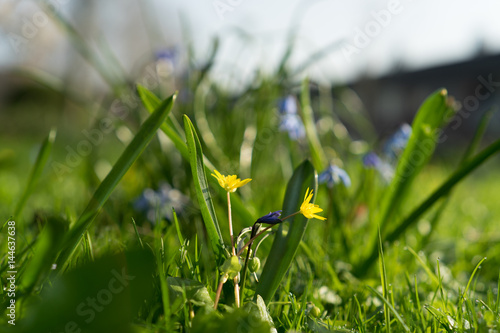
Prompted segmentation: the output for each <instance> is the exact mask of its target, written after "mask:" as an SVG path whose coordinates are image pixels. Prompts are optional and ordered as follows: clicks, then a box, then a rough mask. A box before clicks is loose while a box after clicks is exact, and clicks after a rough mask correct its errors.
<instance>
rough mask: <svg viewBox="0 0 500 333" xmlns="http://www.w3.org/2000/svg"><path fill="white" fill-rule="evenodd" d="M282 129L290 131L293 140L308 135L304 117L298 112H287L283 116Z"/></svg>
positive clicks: (289, 134)
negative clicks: (303, 120) (297, 113)
mask: <svg viewBox="0 0 500 333" xmlns="http://www.w3.org/2000/svg"><path fill="white" fill-rule="evenodd" d="M280 130H281V131H286V132H288V136H289V137H290V139H292V140H298V139H302V138H303V137H305V136H306V130H305V128H304V124H303V123H302V119H300V117H299V116H298V115H296V114H285V115H282V116H281V122H280Z"/></svg>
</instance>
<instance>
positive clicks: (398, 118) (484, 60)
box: [350, 53, 500, 139]
mask: <svg viewBox="0 0 500 333" xmlns="http://www.w3.org/2000/svg"><path fill="white" fill-rule="evenodd" d="M350 87H351V88H352V89H353V90H354V91H356V92H357V93H358V94H359V97H360V98H361V100H362V101H363V103H364V105H365V106H366V109H367V111H368V113H369V114H370V116H371V118H372V120H373V123H374V125H375V127H376V128H377V129H378V130H379V131H381V132H386V131H390V130H391V129H394V128H395V127H397V126H399V124H401V123H403V122H408V123H411V121H412V119H413V117H414V115H415V113H416V112H417V110H418V108H419V106H420V105H421V104H422V102H423V101H424V100H425V98H426V97H427V96H429V94H431V93H432V92H433V91H435V90H437V89H439V88H446V89H447V90H448V94H449V95H450V96H453V97H454V98H455V99H456V100H457V101H458V102H459V103H460V104H461V107H462V108H461V111H460V113H459V117H460V118H461V119H456V120H455V121H453V123H451V124H450V128H448V132H450V135H452V136H455V137H457V138H458V139H460V138H461V137H463V136H464V135H465V137H466V138H467V137H470V136H471V135H472V133H473V131H474V130H475V128H476V126H477V124H478V122H479V119H480V118H481V116H482V115H483V114H484V112H485V111H486V110H487V109H489V108H491V107H492V106H493V105H500V54H495V55H486V54H483V53H480V54H478V55H477V56H476V57H474V58H471V59H468V60H465V61H462V62H457V63H451V64H445V65H441V66H435V67H431V68H426V69H419V70H414V71H407V70H399V71H397V72H394V73H392V74H389V75H385V76H382V77H378V78H361V79H359V80H357V81H356V82H354V83H352V84H350ZM499 126H500V118H499V116H498V115H496V116H495V117H493V119H492V124H491V125H490V132H491V131H492V130H494V129H495V128H496V129H498V128H499Z"/></svg>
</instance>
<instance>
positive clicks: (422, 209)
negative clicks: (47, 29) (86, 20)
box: [0, 16, 500, 332]
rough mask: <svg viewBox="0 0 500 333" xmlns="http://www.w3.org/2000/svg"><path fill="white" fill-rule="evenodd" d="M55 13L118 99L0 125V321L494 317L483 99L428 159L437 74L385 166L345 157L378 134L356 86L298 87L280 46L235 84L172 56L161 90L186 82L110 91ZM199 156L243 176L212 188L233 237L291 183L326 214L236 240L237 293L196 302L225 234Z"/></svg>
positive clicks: (499, 248)
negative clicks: (340, 178) (157, 195)
mask: <svg viewBox="0 0 500 333" xmlns="http://www.w3.org/2000/svg"><path fill="white" fill-rule="evenodd" d="M54 19H55V20H58V22H59V23H60V26H61V27H63V30H64V31H66V32H67V33H68V38H69V39H71V41H72V42H73V43H74V44H75V45H76V46H77V48H76V49H77V51H79V52H82V53H83V55H84V58H86V59H87V60H89V62H90V63H91V64H93V65H94V66H96V69H97V71H98V72H100V74H101V75H102V76H103V77H104V79H105V81H106V82H107V83H108V84H109V85H110V91H111V92H112V93H110V96H108V97H109V100H112V99H116V98H120V96H121V97H122V98H123V96H124V95H123V94H126V95H129V96H134V98H135V101H137V106H135V107H131V108H130V109H129V110H128V114H127V117H126V118H125V119H121V118H119V117H116V116H113V115H110V114H109V113H106V110H109V107H110V105H107V104H106V105H102V106H100V107H99V108H98V111H97V112H96V111H95V108H93V109H90V108H89V105H91V103H90V102H91V101H86V102H85V103H76V104H77V106H72V107H77V108H79V110H80V111H82V114H81V115H80V116H79V117H81V118H80V119H79V121H77V122H76V123H73V124H72V125H71V126H72V127H71V128H66V127H65V126H64V121H63V120H61V121H60V122H58V121H55V123H53V124H52V123H51V124H48V125H50V126H49V127H48V128H43V129H40V132H39V133H30V135H28V134H26V135H21V134H20V135H19V137H18V138H13V137H12V134H11V135H10V136H9V137H6V136H4V137H0V138H1V140H2V143H4V144H2V145H0V169H1V172H0V202H2V203H3V204H2V205H1V206H0V214H1V215H0V216H1V217H2V219H3V221H5V222H7V221H9V220H10V219H12V220H14V221H16V226H17V228H16V235H15V236H16V258H15V261H16V271H17V273H16V283H17V286H18V289H17V290H16V296H15V299H16V306H17V308H16V326H15V327H13V326H11V325H9V324H8V320H9V318H8V317H7V316H6V313H7V311H6V308H7V305H8V304H9V303H8V302H9V301H10V299H11V298H12V297H10V296H9V295H8V294H7V289H3V290H2V291H1V293H2V296H3V297H2V309H3V310H2V311H3V312H4V313H3V315H2V317H1V319H0V325H2V332H3V331H6V332H10V331H12V332H18V331H19V332H32V331H35V330H36V331H40V332H42V331H47V332H61V331H68V330H70V331H71V330H77V329H81V332H171V331H176V332H198V331H202V332H221V331H230V332H235V331H243V332H264V331H270V330H271V329H276V330H277V331H278V332H286V331H303V332H391V331H392V332H488V331H489V332H496V331H498V329H499V324H500V323H499V318H500V316H499V315H500V297H499V295H500V294H499V284H500V274H499V273H500V271H499V267H500V259H499V258H500V245H498V244H500V242H499V240H500V232H499V231H498V227H497V221H498V219H499V218H500V206H499V205H498V203H497V201H498V200H497V193H498V190H497V189H498V187H499V186H500V177H499V171H498V170H499V169H498V164H499V160H498V157H497V156H495V155H496V154H497V152H498V151H499V150H500V143H499V141H493V142H485V140H484V139H483V137H482V136H483V132H484V128H486V126H487V125H488V119H489V118H488V117H489V116H486V117H484V118H483V119H484V120H483V122H482V123H481V124H480V125H478V128H479V129H478V131H477V135H476V136H475V137H474V139H473V141H472V143H471V145H470V146H469V147H463V148H462V147H455V148H453V149H455V151H454V154H447V156H455V157H453V158H451V159H448V160H447V159H442V158H440V156H441V155H440V154H437V155H436V154H435V153H434V149H435V148H436V147H435V144H434V143H435V141H434V140H435V138H436V135H437V134H438V133H437V132H436V130H438V129H439V128H441V127H442V126H445V123H446V121H447V120H449V116H450V115H451V114H452V113H453V108H452V107H451V103H450V100H449V97H448V96H447V94H445V93H444V92H443V91H442V90H439V91H437V92H436V93H434V94H432V95H431V96H429V98H428V99H427V100H426V101H422V103H423V104H422V107H421V108H420V110H419V111H418V113H417V115H416V116H415V121H414V122H413V124H412V126H413V134H412V137H411V138H410V140H409V142H408V145H407V146H406V148H405V150H404V152H403V153H402V154H401V155H399V159H398V160H397V161H395V164H396V165H395V170H396V177H395V178H394V179H393V180H392V181H390V182H387V181H384V180H383V179H382V177H380V176H379V175H378V174H377V172H376V171H375V170H368V169H366V168H364V167H363V164H362V157H363V155H364V154H365V153H366V152H368V151H369V150H375V151H380V150H381V144H380V140H379V138H375V137H374V134H373V133H374V132H373V129H372V128H371V125H370V122H369V118H368V117H367V116H366V115H364V114H363V110H360V109H359V104H358V103H357V100H356V99H355V98H353V95H352V94H350V93H349V90H348V89H345V90H344V92H345V94H338V95H336V96H335V98H333V97H332V96H331V94H330V93H329V94H325V93H324V92H325V91H331V90H330V89H329V87H325V88H322V89H321V93H320V96H311V95H310V91H309V88H310V85H309V81H308V80H307V79H305V80H301V81H298V80H297V79H296V78H294V77H292V75H291V74H292V73H294V69H293V68H288V63H287V61H288V60H287V59H288V57H289V56H290V53H291V52H292V50H291V49H289V50H287V51H286V53H285V54H284V56H283V61H282V66H280V68H279V70H278V71H277V72H276V73H274V74H269V75H265V76H264V75H259V76H257V77H256V78H255V82H253V83H252V85H251V86H250V87H241V88H242V92H241V93H240V94H236V95H234V94H229V93H228V92H226V91H224V90H222V89H221V88H220V87H219V86H218V85H217V84H215V83H214V82H212V81H211V78H210V68H211V67H210V66H211V62H210V61H209V62H208V63H207V65H206V66H204V67H203V68H202V69H196V68H194V67H190V68H189V71H188V73H189V78H188V80H186V81H185V82H183V83H182V84H179V86H178V87H176V88H177V89H178V90H179V96H186V95H189V93H191V94H192V96H191V98H180V97H179V98H178V99H177V100H176V101H175V103H174V98H173V97H169V98H164V99H162V98H160V97H159V95H160V92H162V91H164V90H165V89H166V88H168V86H162V84H164V82H161V81H160V82H158V87H157V88H156V89H154V90H152V91H150V90H148V89H146V88H145V87H142V86H138V88H137V90H136V89H130V90H127V89H128V88H126V84H125V82H123V81H122V79H120V78H119V76H115V75H114V74H113V75H112V74H111V73H108V72H106V68H108V67H106V66H105V65H104V64H103V63H102V62H101V60H99V61H98V63H96V61H97V59H101V58H100V57H98V56H97V55H96V54H93V53H92V52H95V51H92V50H93V49H92V48H89V47H87V46H86V45H84V44H83V43H85V42H84V40H83V39H82V38H81V37H80V36H79V35H78V33H77V31H76V30H74V29H73V28H72V27H71V26H70V25H69V23H68V22H65V21H64V19H63V18H62V17H61V16H56V17H54ZM214 45H215V46H214V55H213V56H212V57H211V59H212V60H213V58H214V57H215V54H216V52H217V47H216V45H217V43H215V44H214ZM106 52H109V50H106ZM108 56H109V57H110V59H115V58H114V57H112V56H111V55H108ZM103 59H107V58H106V57H104V58H103ZM113 61H115V60H113ZM115 65H116V64H115ZM109 68H111V67H109ZM31 78H32V79H34V80H36V81H37V82H39V81H42V82H39V83H41V85H42V86H43V87H45V89H47V91H46V93H47V94H51V96H53V95H54V94H56V95H57V96H58V97H59V98H62V99H66V100H67V101H71V102H75V101H81V100H82V99H83V97H81V96H79V95H78V93H76V92H66V91H63V90H62V88H61V86H59V85H51V84H50V82H43V80H44V76H43V75H36V76H31ZM164 88H165V89H164ZM288 93H295V94H296V95H297V97H298V98H297V100H298V101H300V103H299V104H300V112H299V113H298V117H300V119H301V120H302V121H303V122H304V125H305V128H304V129H305V136H304V138H302V139H299V140H292V139H291V138H290V137H289V136H288V134H287V133H286V132H282V131H280V130H279V123H280V117H279V113H278V111H277V100H278V99H280V98H282V97H284V96H285V95H287V94H288ZM38 94H39V93H38ZM169 94H174V91H169ZM141 102H142V103H141ZM106 103H107V102H106ZM335 103H337V104H338V105H342V108H341V109H339V110H338V112H337V109H338V108H335V109H334V110H335V112H333V111H332V109H331V107H330V106H331V105H334V104H335ZM12 107H13V108H15V109H16V110H17V109H19V108H22V107H23V106H22V105H15V106H12ZM31 112H35V111H31ZM65 112H68V110H61V113H62V114H64V113H65ZM50 119H53V118H50ZM103 120H106V121H110V124H111V125H110V129H109V131H103V132H102V133H101V134H102V140H100V141H99V142H98V143H96V144H93V145H92V148H91V151H90V152H89V153H88V154H85V156H80V158H79V160H78V163H75V164H74V165H69V164H68V147H70V148H72V149H73V150H76V149H77V148H78V145H79V144H81V143H82V142H83V141H85V140H89V139H88V138H87V137H86V136H85V135H84V132H83V131H84V130H86V131H91V130H94V129H97V128H99V126H100V124H102V121H103ZM181 124H183V125H184V126H181ZM52 127H54V128H57V133H58V134H57V137H55V136H54V134H53V133H55V130H54V131H52V130H51V128H52ZM346 128H349V131H348V132H346V130H345V129H346ZM49 132H50V133H51V134H49V135H47V133H49ZM54 138H55V140H54ZM497 139H498V138H497ZM426 140H430V144H426V145H425V146H422V142H425V141H426ZM437 149H442V148H441V147H440V146H439V145H437ZM416 153H420V154H421V158H420V159H419V160H418V161H417V162H415V161H414V160H412V156H413V155H412V154H416ZM463 156H465V157H463ZM492 156H493V157H492ZM462 157H463V158H462ZM330 163H334V164H336V165H338V166H341V167H342V168H343V169H345V170H346V171H347V172H348V174H349V175H350V178H351V180H352V185H351V187H348V188H346V187H345V186H344V185H341V184H336V185H335V186H334V187H333V188H329V187H328V186H327V185H326V184H318V183H317V174H318V173H320V172H321V171H323V169H326V168H327V167H328V165H329V164H330ZM61 165H63V166H66V168H65V169H64V168H63V169H61V168H60V166H61ZM55 166H59V167H58V168H57V167H55ZM215 168H216V169H217V170H219V171H220V172H222V173H223V174H226V175H227V174H236V175H238V177H240V178H242V179H243V178H252V181H251V182H250V183H248V184H247V185H245V186H243V187H241V188H239V189H238V190H237V191H236V192H235V193H232V194H231V205H232V221H233V226H234V231H235V234H236V235H237V234H238V232H239V231H240V230H242V229H243V228H246V227H250V226H251V225H253V223H254V222H255V221H256V220H257V218H259V217H261V216H264V215H266V214H267V213H269V212H270V211H277V210H283V215H282V217H284V216H287V215H290V214H293V213H294V212H296V211H297V210H299V207H300V206H301V203H302V200H303V197H304V193H305V191H306V189H307V188H308V187H309V188H311V189H314V193H315V195H314V200H315V203H316V204H318V205H319V206H320V207H321V208H323V209H324V211H323V212H321V213H319V215H322V216H324V217H326V218H327V221H320V220H317V219H310V220H307V219H306V218H305V217H303V216H302V215H300V214H299V215H295V216H294V217H293V218H290V219H287V220H286V221H284V222H283V223H280V224H279V226H275V227H273V228H271V229H270V231H269V234H268V236H269V237H267V238H265V239H264V240H263V241H262V243H259V241H258V240H256V241H255V242H254V243H253V246H252V248H253V250H254V251H257V253H256V256H257V257H258V258H260V260H261V262H262V265H261V267H260V268H259V269H258V270H257V271H256V274H250V273H248V272H247V275H246V278H245V279H241V280H240V283H245V288H242V297H243V304H244V305H243V306H242V307H241V308H236V306H235V289H234V288H233V280H232V279H229V281H227V282H226V283H225V284H221V285H220V286H221V288H222V289H221V294H220V301H219V305H218V306H217V308H216V309H213V307H214V300H215V298H216V293H217V288H218V287H219V282H220V281H221V280H222V279H221V277H222V275H223V274H224V271H223V269H221V265H222V264H223V263H224V262H225V260H226V259H227V258H228V257H229V253H230V251H229V248H230V246H228V244H230V243H231V242H230V239H229V228H228V220H229V218H228V208H227V202H226V198H227V197H226V192H225V191H224V190H223V189H222V188H221V187H220V186H219V184H218V182H217V180H216V179H215V178H214V177H212V176H210V173H212V172H213V169H215ZM61 170H63V171H64V172H61ZM162 183H167V184H169V186H170V188H171V189H172V192H169V193H170V194H169V195H170V197H169V198H170V199H169V200H170V201H167V202H166V203H163V204H162V205H164V206H166V207H162V206H160V205H159V204H158V203H156V204H154V203H152V204H151V206H150V207H149V208H150V210H151V212H152V215H153V217H154V218H153V220H152V221H150V219H151V216H149V217H148V216H146V215H145V214H144V213H143V212H141V211H140V210H139V209H137V208H136V207H134V205H137V203H136V201H137V198H138V197H140V196H141V194H142V193H143V191H144V190H145V189H147V188H152V189H155V190H156V189H158V188H159V187H160V186H161V184H162ZM180 198H182V200H181V199H180ZM175 200H178V201H177V202H176V203H175V204H173V203H172V202H173V201H175ZM173 206H175V207H173ZM164 208H166V209H164ZM174 208H175V209H174ZM165 211H168V212H169V214H167V215H166V216H163V214H164V212H165ZM9 230H11V229H9V224H8V223H6V224H4V225H3V227H2V228H1V232H0V248H1V249H2V250H1V252H0V253H1V254H2V257H1V260H0V272H1V274H0V276H1V279H2V284H3V285H4V286H6V285H7V282H8V280H7V279H6V278H7V277H8V274H7V271H8V270H9V268H8V265H7V261H8V256H7V255H3V254H4V253H7V251H5V252H4V250H6V249H7V247H8V235H9V234H8V232H9ZM246 240H247V241H248V237H247V238H246ZM257 244H259V245H258V250H256V248H257ZM246 257H247V252H245V251H243V253H242V255H241V260H244V259H245V258H246ZM485 258H486V259H485ZM377 263H379V265H378V266H377V265H376V264H377ZM221 274H222V275H221ZM255 277H257V278H258V281H257V279H256V278H255ZM92 300H94V303H92ZM95 302H97V303H95ZM95 304H97V305H95Z"/></svg>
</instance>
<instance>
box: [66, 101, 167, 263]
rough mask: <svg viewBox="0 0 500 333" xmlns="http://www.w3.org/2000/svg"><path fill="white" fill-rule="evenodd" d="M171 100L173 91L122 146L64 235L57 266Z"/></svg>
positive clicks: (150, 135) (146, 141) (160, 121)
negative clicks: (109, 169) (122, 150)
mask: <svg viewBox="0 0 500 333" xmlns="http://www.w3.org/2000/svg"><path fill="white" fill-rule="evenodd" d="M174 100H175V95H172V96H170V97H169V98H167V99H166V100H165V101H163V103H161V105H160V106H158V108H157V109H156V110H155V112H153V114H151V116H149V118H148V119H147V120H146V121H145V122H144V123H143V124H142V125H141V127H140V129H139V131H138V132H137V134H136V135H135V137H134V139H133V140H132V141H131V142H130V143H129V145H128V146H127V147H126V148H125V151H124V152H123V153H122V154H121V156H120V158H119V159H118V161H116V163H115V164H114V166H113V168H112V169H111V171H110V172H109V174H108V175H107V176H106V178H105V179H104V180H103V181H102V183H101V184H100V185H99V187H98V188H97V190H96V191H95V193H94V195H93V196H92V198H91V199H90V201H89V203H88V204H87V207H86V208H85V210H84V211H83V213H82V214H81V215H80V217H79V218H78V220H77V221H76V223H75V225H74V227H73V228H72V229H71V230H70V231H69V233H68V235H67V236H66V239H65V241H64V244H63V248H62V253H61V255H60V256H59V258H58V260H57V264H58V269H60V268H62V267H61V266H63V265H64V264H65V263H66V260H67V259H68V258H69V257H70V256H71V254H72V253H73V251H74V250H75V248H76V247H77V245H78V242H79V241H80V239H81V237H82V236H83V234H84V233H85V231H87V229H88V228H89V227H90V225H91V224H92V222H93V221H94V219H95V217H96V216H97V214H99V211H100V210H101V208H102V206H104V203H105V202H106V201H107V200H108V198H109V196H110V195H111V193H112V192H113V190H114V189H115V187H116V185H118V182H120V180H121V179H122V177H123V176H124V175H125V173H126V172H127V171H128V169H129V168H130V167H131V166H132V164H133V163H134V162H135V160H137V158H138V157H139V156H140V155H141V153H142V152H143V150H144V149H145V148H146V146H147V145H148V144H149V142H150V141H151V140H152V139H153V137H154V135H155V134H156V131H157V130H158V128H159V127H160V126H161V125H162V124H163V123H164V122H165V119H166V118H167V116H168V113H169V112H170V110H171V109H172V105H173V103H174Z"/></svg>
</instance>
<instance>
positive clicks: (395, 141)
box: [383, 124, 411, 161]
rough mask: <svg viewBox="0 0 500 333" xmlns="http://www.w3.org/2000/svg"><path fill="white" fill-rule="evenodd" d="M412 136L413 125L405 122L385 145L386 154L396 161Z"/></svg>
mask: <svg viewBox="0 0 500 333" xmlns="http://www.w3.org/2000/svg"><path fill="white" fill-rule="evenodd" d="M410 136H411V126H410V125H408V124H403V125H401V126H400V127H399V129H398V130H397V131H396V132H395V133H394V134H393V135H392V136H391V137H390V138H389V140H387V142H386V143H385V145H384V148H383V152H384V155H385V156H386V157H387V158H388V159H389V160H391V161H395V160H397V159H398V157H399V156H400V155H401V153H402V152H403V150H404V149H405V148H406V145H407V143H408V140H409V139H410Z"/></svg>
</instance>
